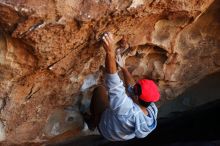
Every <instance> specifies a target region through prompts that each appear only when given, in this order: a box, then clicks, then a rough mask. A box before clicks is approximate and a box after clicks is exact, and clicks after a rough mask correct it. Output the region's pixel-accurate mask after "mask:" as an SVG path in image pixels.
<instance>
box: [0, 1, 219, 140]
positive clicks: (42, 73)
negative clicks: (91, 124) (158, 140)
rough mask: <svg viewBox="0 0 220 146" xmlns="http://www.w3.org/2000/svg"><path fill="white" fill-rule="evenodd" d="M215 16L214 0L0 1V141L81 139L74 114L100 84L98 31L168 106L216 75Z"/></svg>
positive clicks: (101, 53)
mask: <svg viewBox="0 0 220 146" xmlns="http://www.w3.org/2000/svg"><path fill="white" fill-rule="evenodd" d="M219 10H220V2H219V1H217V0H215V1H214V0H191V1H187V0H175V1H172V0H146V1H145V0H65V1H61V0H60V1H59V0H38V1H37V0H0V81H1V82H0V109H1V114H0V119H1V122H0V140H1V141H2V142H3V143H4V144H6V143H7V144H11V143H16V144H22V143H23V144H24V143H38V144H39V143H44V142H47V141H50V140H52V141H54V140H62V139H66V138H68V137H77V136H80V135H85V134H88V133H89V132H88V130H86V129H85V127H84V124H83V120H82V117H81V115H80V114H79V109H80V110H86V109H87V108H88V103H89V101H90V98H91V90H92V88H93V87H94V86H95V85H97V84H101V83H103V74H104V73H103V68H104V58H105V53H104V50H103V48H102V47H101V43H100V40H99V38H100V35H101V34H102V33H103V32H105V31H110V32H112V33H113V34H114V36H115V38H116V42H118V43H117V44H118V45H124V46H126V47H127V48H128V49H126V51H125V52H124V53H123V59H124V60H126V66H127V67H128V69H129V70H130V71H131V73H132V75H133V76H134V77H135V79H139V78H143V77H144V78H150V79H153V80H155V81H156V82H157V83H158V85H159V88H160V91H161V101H160V102H158V106H160V105H161V104H163V103H164V102H166V101H167V100H172V99H173V98H175V97H177V95H179V94H181V93H182V92H184V90H185V89H186V88H188V87H189V86H191V85H193V84H195V83H196V82H198V81H199V80H200V79H202V78H203V77H204V76H206V75H208V74H211V73H213V72H216V71H219V70H220V48H219V47H220V35H219V34H220V15H219V14H218V12H219ZM121 40H126V41H127V44H122V41H121Z"/></svg>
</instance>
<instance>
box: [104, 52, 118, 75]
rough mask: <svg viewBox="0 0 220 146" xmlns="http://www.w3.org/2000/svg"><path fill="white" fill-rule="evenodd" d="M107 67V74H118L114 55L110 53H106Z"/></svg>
mask: <svg viewBox="0 0 220 146" xmlns="http://www.w3.org/2000/svg"><path fill="white" fill-rule="evenodd" d="M105 66H106V72H107V73H109V74H114V73H116V72H117V67H116V62H115V54H114V53H109V52H107V53H106V58H105Z"/></svg>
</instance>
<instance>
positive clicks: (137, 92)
mask: <svg viewBox="0 0 220 146" xmlns="http://www.w3.org/2000/svg"><path fill="white" fill-rule="evenodd" d="M134 94H135V95H137V96H138V102H139V103H140V105H142V106H144V107H148V106H149V105H150V104H151V102H146V101H143V100H142V99H140V98H139V96H140V95H141V85H140V84H138V83H137V84H136V85H135V86H134Z"/></svg>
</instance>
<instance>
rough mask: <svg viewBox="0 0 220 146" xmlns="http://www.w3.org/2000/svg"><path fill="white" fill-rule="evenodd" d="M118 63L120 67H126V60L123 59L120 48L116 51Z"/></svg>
mask: <svg viewBox="0 0 220 146" xmlns="http://www.w3.org/2000/svg"><path fill="white" fill-rule="evenodd" d="M116 63H117V65H118V66H119V67H120V68H125V63H124V60H123V59H122V56H121V52H120V49H117V51H116Z"/></svg>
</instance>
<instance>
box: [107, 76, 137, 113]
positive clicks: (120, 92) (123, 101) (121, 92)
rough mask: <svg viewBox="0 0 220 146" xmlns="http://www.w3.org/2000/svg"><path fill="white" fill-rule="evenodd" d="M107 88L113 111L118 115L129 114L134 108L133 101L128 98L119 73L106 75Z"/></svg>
mask: <svg viewBox="0 0 220 146" xmlns="http://www.w3.org/2000/svg"><path fill="white" fill-rule="evenodd" d="M106 86H107V90H108V94H109V102H110V108H111V110H113V111H114V112H115V113H116V114H118V115H126V114H128V112H129V111H130V110H131V109H132V107H133V101H132V99H131V98H129V97H128V96H127V94H126V92H125V87H124V85H123V82H122V81H121V79H120V77H119V76H118V73H115V74H106Z"/></svg>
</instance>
